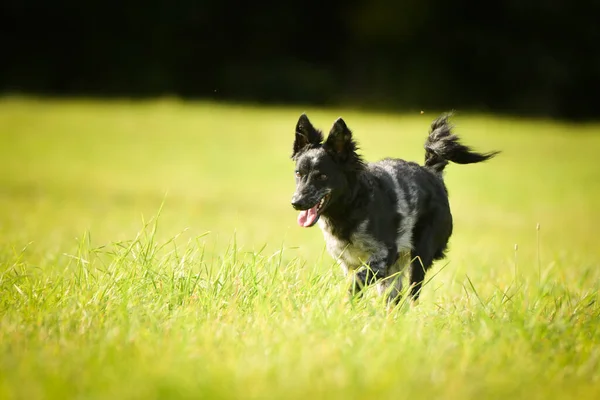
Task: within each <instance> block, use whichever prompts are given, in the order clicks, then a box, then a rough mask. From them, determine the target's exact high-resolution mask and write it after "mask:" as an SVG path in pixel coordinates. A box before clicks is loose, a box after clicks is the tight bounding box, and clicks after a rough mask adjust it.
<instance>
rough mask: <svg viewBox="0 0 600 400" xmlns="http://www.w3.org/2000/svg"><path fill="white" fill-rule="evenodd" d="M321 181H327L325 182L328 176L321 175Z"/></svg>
mask: <svg viewBox="0 0 600 400" xmlns="http://www.w3.org/2000/svg"><path fill="white" fill-rule="evenodd" d="M319 179H320V180H322V181H325V180H327V175H325V174H321V175H319Z"/></svg>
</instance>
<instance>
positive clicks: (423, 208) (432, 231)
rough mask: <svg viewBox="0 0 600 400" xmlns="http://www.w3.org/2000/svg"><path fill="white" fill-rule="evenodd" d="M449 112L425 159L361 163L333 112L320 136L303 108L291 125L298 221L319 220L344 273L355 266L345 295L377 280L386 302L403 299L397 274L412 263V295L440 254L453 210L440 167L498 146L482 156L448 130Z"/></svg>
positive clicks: (436, 125)
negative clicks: (329, 125)
mask: <svg viewBox="0 0 600 400" xmlns="http://www.w3.org/2000/svg"><path fill="white" fill-rule="evenodd" d="M448 117H449V114H446V115H442V116H440V117H439V118H438V119H436V120H435V121H433V123H432V124H431V131H430V133H429V137H428V138H427V141H426V142H425V165H424V166H420V165H418V164H416V163H414V162H408V161H404V160H401V159H392V158H386V159H383V160H381V161H378V162H375V163H365V162H364V161H363V160H362V158H361V156H360V155H358V154H357V152H356V151H357V145H356V142H355V141H354V139H353V138H352V132H351V131H350V129H348V127H347V126H346V123H345V122H344V120H343V119H342V118H338V119H337V120H336V121H335V122H334V124H333V126H332V128H331V131H330V132H329V135H328V136H327V139H326V140H325V142H323V139H324V138H323V134H322V132H321V131H319V130H317V129H315V128H314V127H313V126H312V124H311V123H310V121H309V119H308V117H307V116H306V115H305V114H302V115H301V116H300V119H299V120H298V124H297V125H296V139H295V141H294V150H293V154H292V159H293V160H294V161H295V162H296V192H295V193H294V195H293V197H292V206H293V207H294V208H295V209H297V210H301V211H300V215H299V216H298V224H299V225H300V226H303V227H311V226H313V225H315V224H316V223H317V221H318V222H319V225H320V227H321V230H322V231H323V235H324V237H325V242H326V244H327V250H328V252H329V253H330V254H331V256H332V257H334V258H335V259H337V260H338V261H339V263H340V264H341V265H342V267H343V269H344V272H345V273H346V274H348V273H351V272H356V275H355V279H354V280H353V284H352V286H351V288H350V293H351V295H356V294H360V292H361V291H362V289H363V288H364V287H366V286H368V285H370V284H372V283H375V282H377V284H378V289H379V292H380V293H381V294H383V293H386V294H387V296H388V297H387V298H388V302H390V303H397V302H398V301H399V299H400V297H401V292H402V279H401V276H400V273H401V272H402V271H403V269H404V266H405V265H407V264H409V263H410V296H411V298H412V299H413V300H417V299H418V297H419V294H420V291H421V286H422V284H423V280H424V278H425V272H426V271H427V270H428V269H429V268H430V267H431V265H432V263H433V261H435V260H439V259H442V258H444V256H445V254H444V253H445V251H446V247H447V244H448V239H449V238H450V235H451V234H452V214H451V213H450V206H449V203H448V192H447V189H446V186H445V184H444V180H443V176H442V171H443V170H444V167H446V165H447V164H448V162H449V161H452V162H454V163H458V164H471V163H478V162H482V161H485V160H487V159H489V158H491V157H493V156H494V155H496V154H497V153H498V152H491V153H487V154H480V153H476V152H474V151H472V150H471V149H470V148H469V147H467V146H465V145H463V144H461V143H460V142H459V139H458V137H457V136H456V135H454V134H453V133H452V126H451V125H450V123H449V121H448Z"/></svg>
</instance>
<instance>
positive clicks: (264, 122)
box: [0, 98, 600, 400]
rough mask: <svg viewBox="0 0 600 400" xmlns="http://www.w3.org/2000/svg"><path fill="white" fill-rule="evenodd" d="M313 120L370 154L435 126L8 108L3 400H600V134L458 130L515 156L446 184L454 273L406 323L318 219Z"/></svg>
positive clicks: (162, 110)
mask: <svg viewBox="0 0 600 400" xmlns="http://www.w3.org/2000/svg"><path fill="white" fill-rule="evenodd" d="M302 111H306V112H307V113H308V115H309V117H310V118H311V120H312V121H313V123H315V124H316V125H318V126H320V127H321V128H323V129H325V130H328V129H329V127H330V126H331V123H332V122H333V120H334V119H335V118H336V117H338V116H339V115H343V116H344V118H345V120H346V121H347V123H348V124H349V126H350V128H351V129H353V130H354V132H355V135H356V137H357V139H358V140H359V142H360V144H361V148H362V152H363V154H365V157H366V159H367V160H369V161H371V160H376V159H378V158H380V157H383V156H398V157H402V158H406V159H410V160H416V161H419V162H421V161H422V159H423V147H422V144H423V142H424V140H425V136H426V133H427V128H428V124H429V123H430V121H431V120H432V119H433V118H434V117H435V113H433V112H428V111H426V112H425V114H423V115H419V114H415V115H387V114H369V113H360V112H356V111H348V110H316V109H294V108H280V109H278V108H248V107H241V106H225V105H217V104H205V103H182V102H177V101H173V100H163V101H153V102H126V101H121V102H95V101H78V102H75V101H62V102H58V101H37V100H33V99H16V98H13V99H10V98H6V99H4V100H1V101H0V398H2V399H41V398H57V399H64V398H85V399H101V398H115V399H167V398H169V399H178V398H215V399H218V398H236V399H251V398H261V399H269V398H273V399H283V398H285V399H304V398H340V399H359V398H369V399H371V398H377V399H433V398H439V399H451V398H473V399H506V398H509V399H518V398H526V399H528V400H529V399H565V398H577V399H581V398H589V399H597V398H600V298H599V295H598V290H599V288H600V243H599V240H598V234H597V231H598V227H599V224H598V223H599V222H600V156H599V153H600V126H599V125H569V124H561V123H556V122H550V121H533V120H519V119H508V118H496V117H493V116H483V115H467V114H465V115H463V114H458V115H457V116H456V117H455V119H454V121H455V122H456V124H457V132H458V133H460V134H461V135H462V136H463V139H464V141H465V142H466V143H467V144H469V145H472V146H473V147H475V148H476V149H479V150H483V151H487V150H494V149H498V150H502V151H503V153H502V154H501V155H500V156H499V157H498V158H496V159H494V160H493V161H491V162H489V163H486V164H478V165H471V166H461V165H450V166H449V167H448V168H447V169H446V181H447V184H448V187H449V190H450V200H451V205H452V208H453V214H454V218H455V231H454V235H453V237H452V239H451V247H450V251H449V254H448V258H447V259H446V260H445V261H444V262H439V263H438V264H436V266H435V267H434V269H433V270H432V271H431V272H430V273H429V274H428V276H427V278H431V280H430V281H429V282H428V284H427V285H426V286H425V288H424V291H423V295H422V297H421V302H420V303H419V305H417V306H408V305H407V304H404V305H402V306H400V307H398V308H396V309H393V310H388V309H387V308H386V307H385V305H384V304H383V303H382V301H381V299H379V298H378V297H377V296H376V295H375V294H374V293H369V295H368V296H366V297H365V298H364V299H363V300H360V301H357V302H354V303H350V302H348V301H347V300H346V297H345V292H346V281H345V279H344V277H343V275H342V273H341V270H340V269H339V267H337V266H336V265H334V263H333V261H332V260H331V258H330V257H329V256H328V255H327V254H326V253H325V252H324V242H323V238H322V235H321V232H320V231H319V230H318V228H313V229H303V228H300V227H298V226H297V225H296V212H295V211H294V210H293V209H292V208H291V206H290V204H289V203H290V198H291V194H292V192H293V190H294V178H293V176H294V174H293V173H294V167H293V164H292V162H291V160H290V159H289V156H290V153H291V145H292V139H293V133H294V132H293V128H294V125H295V122H296V120H297V117H298V115H299V114H300V113H301V112H302ZM538 224H539V230H538V229H537V226H538ZM515 245H518V246H517V247H515Z"/></svg>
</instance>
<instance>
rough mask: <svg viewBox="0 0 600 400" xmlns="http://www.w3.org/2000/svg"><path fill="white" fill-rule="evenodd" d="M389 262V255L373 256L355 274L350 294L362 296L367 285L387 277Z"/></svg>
mask: <svg viewBox="0 0 600 400" xmlns="http://www.w3.org/2000/svg"><path fill="white" fill-rule="evenodd" d="M387 263H388V259H387V256H385V257H372V258H371V259H370V260H369V262H367V263H366V265H365V267H364V268H363V269H361V270H360V271H358V272H357V273H356V274H354V279H353V280H352V285H351V286H350V296H352V297H355V296H360V295H361V293H362V290H363V289H364V288H365V287H367V286H369V285H372V284H373V283H375V282H377V281H378V280H380V279H383V278H385V272H386V271H387Z"/></svg>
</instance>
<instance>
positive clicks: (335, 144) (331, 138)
mask: <svg viewBox="0 0 600 400" xmlns="http://www.w3.org/2000/svg"><path fill="white" fill-rule="evenodd" d="M323 147H325V149H326V150H327V151H328V152H329V153H331V154H333V155H334V156H335V157H336V158H338V159H339V160H340V161H347V160H348V159H351V158H355V157H357V155H356V151H355V150H356V143H355V142H354V140H353V139H352V132H351V131H350V129H348V126H346V123H345V122H344V120H343V119H342V118H341V117H340V118H338V119H337V120H335V122H334V123H333V126H332V127H331V130H330V131H329V135H328V136H327V140H326V141H325V144H324V145H323Z"/></svg>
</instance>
